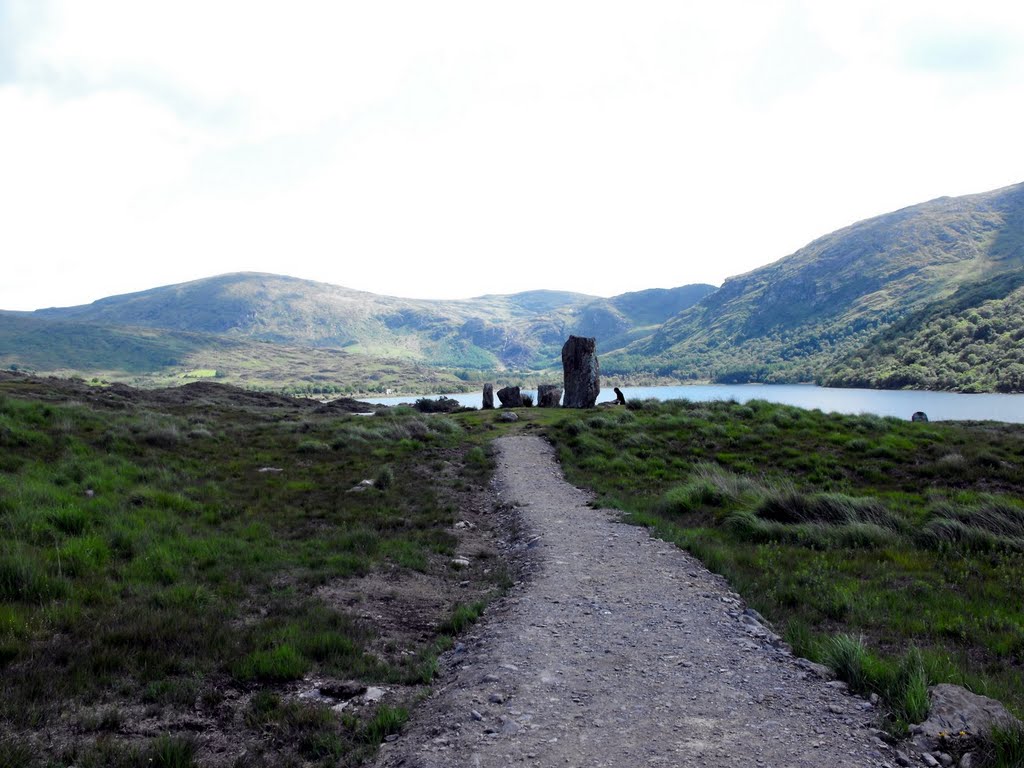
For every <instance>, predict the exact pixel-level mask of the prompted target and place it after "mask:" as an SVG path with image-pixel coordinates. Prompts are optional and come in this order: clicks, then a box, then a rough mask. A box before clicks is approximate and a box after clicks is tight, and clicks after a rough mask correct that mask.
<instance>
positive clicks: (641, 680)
mask: <svg viewBox="0 0 1024 768" xmlns="http://www.w3.org/2000/svg"><path fill="white" fill-rule="evenodd" d="M496 443H497V446H498V451H499V458H498V468H497V473H496V479H495V482H496V484H497V491H498V493H499V494H500V496H499V498H500V499H502V500H503V502H504V503H508V504H514V505H516V506H517V507H518V508H519V512H520V514H521V524H522V526H523V529H524V536H523V543H522V545H521V546H522V547H523V548H524V549H526V550H527V554H528V555H530V556H531V560H530V564H531V567H532V569H533V573H532V575H531V576H529V577H528V578H527V579H526V580H525V581H524V582H522V583H520V584H519V585H518V586H517V587H515V588H513V590H512V592H511V594H510V596H509V597H507V598H505V599H503V600H502V601H500V602H499V603H497V604H496V605H495V606H493V607H492V608H491V609H489V610H488V611H487V614H486V616H485V620H484V621H483V623H482V624H481V625H478V626H477V627H476V628H474V631H473V632H472V633H471V634H469V635H466V636H464V637H463V638H460V640H461V642H460V643H459V644H458V645H457V646H456V650H455V651H454V652H453V653H452V654H450V655H449V656H448V657H447V658H446V659H445V661H444V663H445V668H446V669H447V670H448V673H447V674H446V675H445V676H444V677H443V678H442V679H441V681H440V683H439V686H438V687H437V689H436V690H435V693H434V695H433V696H432V697H431V698H430V699H428V700H427V701H426V702H424V703H423V704H422V705H421V706H420V707H419V708H418V709H417V710H416V712H415V713H414V715H413V718H412V720H411V722H410V724H409V725H408V726H407V727H406V729H405V730H404V731H403V733H402V735H401V736H400V737H399V738H398V739H397V740H396V741H395V742H393V743H389V744H385V745H384V746H383V747H382V748H381V752H380V754H379V755H378V758H377V762H376V765H377V766H379V767H380V768H393V767H397V766H403V767H404V768H442V767H443V768H453V767H455V766H481V767H483V766H510V765H524V766H582V765H586V766H654V765H660V766H688V765H694V766H708V767H710V768H725V767H726V766H729V767H730V768H731V767H732V766H737V765H750V766H829V767H830V768H832V767H834V766H885V765H895V764H896V760H895V753H894V752H892V750H891V748H890V747H888V746H887V745H886V744H885V743H883V742H881V741H880V740H878V739H877V738H875V736H874V733H873V732H872V730H871V729H870V727H869V722H870V720H871V719H872V718H873V717H874V713H873V712H872V711H870V706H869V705H867V704H866V702H864V701H863V700H861V699H858V698H855V697H852V696H849V695H847V694H846V693H845V686H843V685H842V684H841V683H836V682H832V683H829V684H826V683H825V681H824V680H823V679H822V678H821V677H819V676H818V675H817V674H816V673H815V672H814V671H812V670H811V669H810V667H809V665H808V664H807V663H806V662H805V661H803V660H801V659H795V658H794V657H792V656H791V655H790V654H789V652H788V650H787V649H786V648H785V646H784V644H782V643H781V642H780V641H779V640H778V638H777V637H775V636H774V635H773V634H772V633H771V632H770V631H769V630H767V629H766V628H765V627H764V626H763V624H762V623H761V622H760V621H758V620H757V618H756V614H753V613H751V612H746V613H745V612H744V605H743V604H742V602H741V601H740V600H739V598H738V597H737V595H735V594H734V593H733V592H731V591H730V589H729V588H728V586H727V585H726V584H725V583H724V581H723V580H722V579H721V578H720V577H717V576H714V575H712V574H711V573H709V572H708V571H707V570H705V569H704V567H703V566H702V565H701V564H700V563H699V562H698V561H696V560H694V559H693V558H692V557H690V556H689V555H688V554H686V553H685V552H683V551H681V550H679V549H677V548H675V547H673V546H671V545H669V544H666V543H664V542H661V541H658V540H656V539H652V538H650V537H649V536H648V534H647V532H646V531H645V530H644V529H642V528H638V527H634V526H629V525H624V524H621V523H618V522H616V521H615V520H614V514H613V513H611V512H609V511H607V510H595V509H592V508H591V507H589V506H588V501H589V500H590V496H589V495H588V494H587V493H585V492H583V491H580V490H578V489H576V488H573V487H572V486H570V485H568V484H567V483H566V482H565V481H564V480H563V479H562V476H561V472H560V470H559V468H558V466H557V465H556V463H555V461H554V457H553V452H552V449H551V447H550V446H549V445H548V444H547V443H546V442H545V441H543V440H542V439H540V438H538V437H506V438H502V439H500V440H498V441H496Z"/></svg>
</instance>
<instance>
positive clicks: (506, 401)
mask: <svg viewBox="0 0 1024 768" xmlns="http://www.w3.org/2000/svg"><path fill="white" fill-rule="evenodd" d="M498 400H500V401H501V407H502V408H522V407H523V395H522V393H521V392H520V391H519V387H503V388H502V389H499V390H498Z"/></svg>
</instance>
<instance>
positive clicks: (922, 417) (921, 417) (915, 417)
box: [910, 411, 928, 421]
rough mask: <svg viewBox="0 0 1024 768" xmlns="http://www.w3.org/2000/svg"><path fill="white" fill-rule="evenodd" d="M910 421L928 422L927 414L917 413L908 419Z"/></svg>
mask: <svg viewBox="0 0 1024 768" xmlns="http://www.w3.org/2000/svg"><path fill="white" fill-rule="evenodd" d="M910 420H911V421H928V414H927V413H925V412H924V411H917V412H916V413H915V414H914V415H913V416H911V417H910Z"/></svg>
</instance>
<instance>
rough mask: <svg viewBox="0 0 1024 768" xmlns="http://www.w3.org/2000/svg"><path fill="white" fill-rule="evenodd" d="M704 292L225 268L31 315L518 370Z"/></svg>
mask: <svg viewBox="0 0 1024 768" xmlns="http://www.w3.org/2000/svg"><path fill="white" fill-rule="evenodd" d="M713 290H714V287H713V286H710V285H693V286H684V287H681V288H674V289H666V290H656V291H644V292H640V293H638V294H624V295H623V296H620V297H615V298H612V299H602V298H598V297H595V296H588V295H585V294H580V293H570V292H565V291H529V292H525V293H519V294H512V295H507V296H504V295H501V296H499V295H490V296H480V297H477V298H473V299H465V300H460V301H428V300H416V299H402V298H396V297H391V296H380V295H377V294H372V293H366V292H363V291H354V290H351V289H348V288H343V287H341V286H335V285H328V284H326V283H317V282H312V281H308V280H299V279H297V278H292V277H284V276H280V275H269V274H261V273H235V274H229V275H220V276H217V277H211V278H206V279H203V280H196V281H192V282H189V283H182V284H179V285H170V286H164V287H160V288H154V289H151V290H148V291H142V292H139V293H133V294H126V295H123V296H111V297H108V298H105V299H100V300H99V301H96V302H93V303H92V304H88V305H83V306H78V307H66V308H53V309H45V310H39V311H37V312H34V313H32V316H33V317H37V318H44V319H51V320H56V319H59V320H74V321H78V322H83V321H87V322H91V323H97V324H102V325H107V326H129V327H134V328H140V327H141V328H160V329H166V330H171V331H185V332H198V333H206V334H218V335H223V336H227V337H229V338H235V339H254V340H259V341H268V342H273V343H277V344H287V345H295V344H298V345H303V346H307V347H323V348H340V349H345V350H346V351H348V352H350V353H353V354H363V355H370V356H373V357H383V358H395V359H402V360H407V361H411V362H417V363H423V364H428V365H432V366H436V367H446V368H461V369H477V370H504V369H509V368H511V369H517V370H518V369H532V368H544V367H549V366H551V365H553V364H555V362H556V361H557V359H558V355H559V353H560V350H561V345H562V344H563V343H564V342H565V339H566V337H567V336H568V335H569V334H571V333H576V334H580V335H587V336H598V337H599V338H600V339H601V342H602V348H603V349H606V350H607V349H613V348H615V347H616V346H619V345H624V344H627V343H629V342H631V341H633V340H635V339H637V338H639V337H641V336H645V335H648V334H649V333H650V332H651V331H652V330H653V329H654V328H655V327H656V326H657V325H659V324H660V323H662V322H664V321H665V320H666V319H668V318H669V317H671V316H672V315H674V314H675V313H677V312H679V311H680V310H682V309H685V308H686V307H688V306H691V305H692V304H693V303H694V302H696V301H698V300H700V299H701V298H703V297H705V296H706V295H708V294H709V293H711V292H712V291H713Z"/></svg>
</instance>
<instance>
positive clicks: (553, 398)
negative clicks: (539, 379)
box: [537, 384, 562, 408]
mask: <svg viewBox="0 0 1024 768" xmlns="http://www.w3.org/2000/svg"><path fill="white" fill-rule="evenodd" d="M561 400H562V388H561V387H560V386H558V385H557V384H541V385H540V386H539V387H537V407H538V408H557V407H558V405H559V403H560V402H561Z"/></svg>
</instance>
